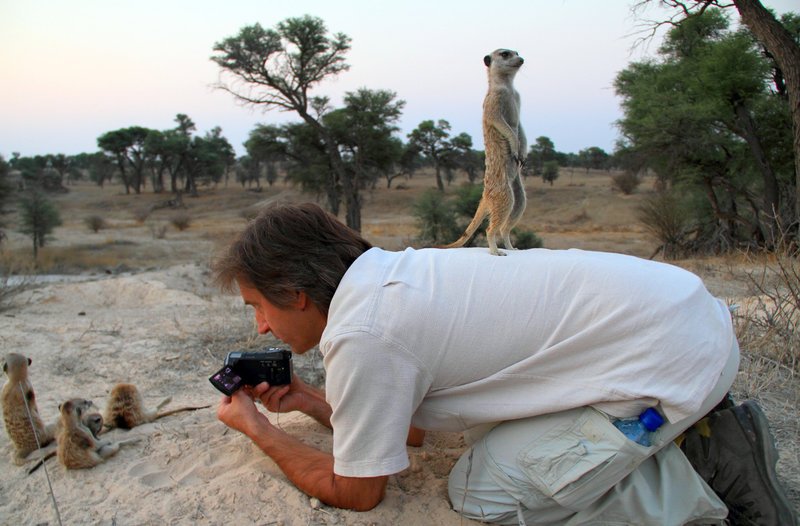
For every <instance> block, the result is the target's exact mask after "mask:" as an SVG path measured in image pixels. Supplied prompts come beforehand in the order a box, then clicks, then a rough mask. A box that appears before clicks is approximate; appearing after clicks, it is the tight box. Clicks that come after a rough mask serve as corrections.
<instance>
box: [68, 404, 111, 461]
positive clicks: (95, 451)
mask: <svg viewBox="0 0 800 526" xmlns="http://www.w3.org/2000/svg"><path fill="white" fill-rule="evenodd" d="M91 406H92V403H91V402H90V401H88V400H84V399H82V398H73V399H71V400H67V401H66V402H64V403H63V404H61V405H60V406H59V408H58V409H59V411H60V412H61V421H60V426H59V429H58V439H57V440H58V450H57V454H58V460H59V461H60V462H61V464H63V465H64V467H65V468H67V469H85V468H92V467H94V466H96V465H98V464H100V463H102V462H103V461H105V460H106V459H107V458H109V457H111V456H113V455H115V454H116V453H117V451H119V447H120V444H121V442H120V443H116V444H112V443H111V442H109V441H107V440H99V439H97V438H96V437H95V435H94V434H93V433H92V430H91V429H89V427H87V426H86V423H85V420H84V414H85V412H86V411H87V410H88V409H89V408H90V407H91Z"/></svg>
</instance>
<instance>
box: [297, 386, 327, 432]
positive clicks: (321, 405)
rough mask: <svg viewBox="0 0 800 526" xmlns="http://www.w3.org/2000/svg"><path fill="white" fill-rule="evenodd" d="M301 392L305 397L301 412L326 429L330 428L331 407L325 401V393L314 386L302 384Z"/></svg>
mask: <svg viewBox="0 0 800 526" xmlns="http://www.w3.org/2000/svg"><path fill="white" fill-rule="evenodd" d="M303 392H304V394H305V395H306V401H307V403H306V404H305V407H303V408H302V409H301V411H302V412H303V413H305V414H307V415H308V416H310V417H311V418H313V419H314V420H316V421H317V422H319V423H320V424H322V425H323V426H325V427H327V428H328V429H332V427H331V413H332V412H333V411H332V409H331V406H330V405H329V404H328V402H327V401H326V400H325V391H323V390H322V389H318V388H316V387H314V386H311V385H308V384H304V386H303Z"/></svg>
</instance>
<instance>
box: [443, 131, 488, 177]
mask: <svg viewBox="0 0 800 526" xmlns="http://www.w3.org/2000/svg"><path fill="white" fill-rule="evenodd" d="M450 144H451V145H452V146H453V155H452V157H453V162H454V164H455V165H456V166H457V167H458V168H461V169H462V170H464V171H465V172H466V173H467V179H468V180H469V182H470V183H472V184H474V183H475V181H477V180H478V177H479V176H480V171H481V166H482V164H483V163H481V156H480V154H479V153H478V152H476V151H475V150H473V149H472V137H471V136H470V135H469V134H468V133H466V132H462V133H459V134H458V135H456V136H455V137H453V138H452V139H451V140H450Z"/></svg>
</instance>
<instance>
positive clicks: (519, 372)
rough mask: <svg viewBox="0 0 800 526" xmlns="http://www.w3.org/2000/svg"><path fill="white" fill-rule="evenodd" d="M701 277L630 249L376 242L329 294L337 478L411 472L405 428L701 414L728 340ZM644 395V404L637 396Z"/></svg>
mask: <svg viewBox="0 0 800 526" xmlns="http://www.w3.org/2000/svg"><path fill="white" fill-rule="evenodd" d="M733 337H734V336H733V330H732V326H731V319H730V315H729V313H728V310H727V308H726V306H725V304H724V303H723V302H721V301H720V300H718V299H716V298H714V297H713V296H712V295H711V294H710V293H709V292H708V291H707V290H706V289H705V287H704V286H703V283H702V281H701V280H700V278H699V277H697V276H695V275H694V274H692V273H690V272H687V271H685V270H682V269H680V268H678V267H675V266H672V265H667V264H663V263H658V262H653V261H648V260H643V259H639V258H635V257H631V256H624V255H620V254H610V253H602V252H586V251H581V250H546V249H534V250H519V251H509V252H508V255H507V256H505V257H498V256H492V255H490V254H489V252H488V251H487V250H486V249H485V248H462V249H446V250H442V249H423V250H414V249H406V250H405V251H403V252H388V251H384V250H381V249H377V248H373V249H371V250H369V251H367V252H366V253H364V254H363V255H362V256H360V257H359V258H358V259H357V260H356V261H355V262H354V263H353V265H352V266H351V267H350V269H349V270H348V271H347V273H346V274H345V276H344V278H343V279H342V281H341V283H340V285H339V287H338V288H337V290H336V293H335V294H334V297H333V300H332V302H331V305H330V310H329V313H328V324H327V327H326V329H325V331H324V333H323V335H322V339H321V341H320V350H321V352H322V354H323V356H324V364H325V370H326V374H327V377H326V397H327V400H328V402H329V403H330V405H331V407H332V409H333V414H332V417H331V424H332V426H333V455H334V472H335V473H337V474H338V475H342V476H350V477H373V476H380V475H389V474H393V473H397V472H399V471H401V470H403V469H405V468H406V467H407V466H408V456H407V453H406V446H405V442H406V437H407V434H408V428H409V425H411V424H413V425H414V426H416V427H419V428H421V429H426V430H442V431H457V430H466V429H469V428H472V427H475V426H478V425H481V424H486V423H493V422H500V421H505V420H512V419H518V418H525V417H531V416H536V415H541V414H545V413H551V412H556V411H562V410H567V409H572V408H575V407H582V406H595V407H597V408H599V409H602V410H604V411H606V412H608V413H610V414H612V415H616V416H619V417H624V416H635V415H636V414H638V412H639V411H640V410H641V409H642V408H643V406H645V405H655V404H657V403H660V408H661V409H662V411H663V412H664V414H665V416H666V417H667V419H668V420H669V421H670V422H676V421H678V420H680V419H682V418H684V417H686V416H688V415H690V414H692V413H693V412H695V411H697V410H698V409H699V406H700V403H701V402H702V401H703V400H704V398H705V397H706V395H707V394H708V392H709V391H710V390H711V389H712V387H714V384H715V383H716V381H717V379H718V377H719V373H720V371H721V369H722V367H723V365H724V364H725V362H726V359H727V357H728V355H729V352H730V349H731V346H732V344H733ZM637 404H638V405H637Z"/></svg>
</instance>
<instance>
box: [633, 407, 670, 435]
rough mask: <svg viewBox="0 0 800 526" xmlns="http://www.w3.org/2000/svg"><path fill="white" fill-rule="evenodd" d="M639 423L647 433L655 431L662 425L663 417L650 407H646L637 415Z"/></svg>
mask: <svg viewBox="0 0 800 526" xmlns="http://www.w3.org/2000/svg"><path fill="white" fill-rule="evenodd" d="M639 421H640V422H641V423H642V424H643V425H644V427H645V429H647V430H648V431H655V430H656V429H658V428H659V427H661V425H662V424H663V423H664V417H663V416H661V414H660V413H659V412H658V411H656V410H655V409H654V408H652V407H648V408H647V409H645V410H644V412H643V413H642V414H641V415H639Z"/></svg>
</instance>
